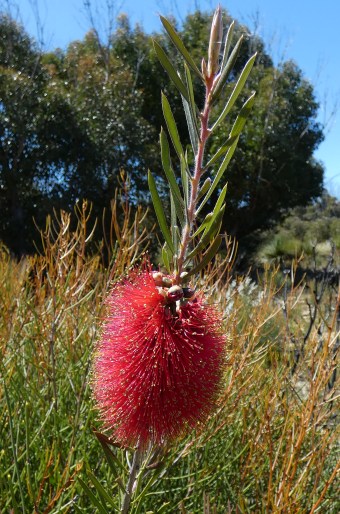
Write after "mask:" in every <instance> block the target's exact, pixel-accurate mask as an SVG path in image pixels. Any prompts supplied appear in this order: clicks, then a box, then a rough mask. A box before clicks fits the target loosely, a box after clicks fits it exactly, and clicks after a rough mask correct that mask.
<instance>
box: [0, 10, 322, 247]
mask: <svg viewBox="0 0 340 514" xmlns="http://www.w3.org/2000/svg"><path fill="white" fill-rule="evenodd" d="M225 18H226V19H225V21H226V23H227V25H228V22H230V18H229V17H228V15H227V13H226V14H225ZM209 20H210V15H209V14H206V13H203V12H201V11H197V12H195V13H194V14H192V15H190V16H188V17H187V18H186V20H185V21H184V24H183V26H181V27H178V30H179V32H180V34H181V37H182V38H183V40H184V42H185V44H186V46H187V48H188V50H189V51H190V53H191V54H192V55H193V56H194V57H195V58H197V60H198V62H200V59H201V56H202V55H204V53H205V47H206V44H207V41H208V27H209ZM93 24H94V28H93V30H92V31H91V32H89V33H88V34H87V35H86V36H85V37H84V39H83V40H82V41H74V42H72V43H71V44H70V45H69V47H68V48H67V49H66V51H62V50H55V51H52V52H44V51H41V50H40V49H39V48H38V46H37V44H36V43H35V42H34V41H33V40H32V39H31V38H30V37H29V36H28V34H27V33H26V32H25V30H24V28H23V27H22V26H20V25H18V24H17V23H16V22H15V21H14V20H13V19H11V18H10V17H9V16H8V15H6V14H5V13H3V14H2V15H1V16H0V72H1V75H0V77H1V78H0V97H1V109H0V140H1V146H0V202H1V206H2V209H1V214H0V239H2V240H3V241H4V242H5V244H6V245H7V246H8V247H9V248H10V249H11V250H12V251H14V252H15V253H16V254H18V255H22V254H23V253H25V252H31V251H33V249H34V245H33V243H32V241H33V240H36V239H37V231H36V229H35V226H34V223H33V218H34V219H35V221H36V223H37V224H38V226H40V227H41V226H42V225H43V224H44V220H45V217H46V215H47V214H49V213H51V212H52V208H53V207H55V208H57V209H59V208H63V209H65V210H67V211H72V209H73V206H74V204H75V202H76V201H77V200H82V199H83V198H85V199H87V200H88V201H91V202H92V204H93V210H94V212H95V213H96V214H97V215H99V216H100V215H101V212H102V209H103V207H106V208H107V207H109V205H110V200H111V198H112V195H113V191H114V189H115V187H116V186H117V184H118V180H119V172H120V170H121V169H122V168H123V169H124V170H125V172H126V173H128V174H129V176H130V179H131V188H132V201H133V203H134V205H137V203H141V202H142V203H146V202H148V198H149V196H148V192H147V183H146V174H147V173H146V172H147V169H148V168H150V169H151V170H152V172H153V174H154V175H155V176H159V177H161V176H162V173H161V167H160V159H159V145H158V134H159V131H160V127H161V125H162V124H163V114H162V110H161V102H160V94H161V93H160V92H161V90H163V91H165V93H166V94H167V96H168V98H170V99H171V105H172V109H173V112H174V115H175V117H176V120H177V124H178V128H179V132H180V138H181V141H182V143H183V144H184V145H185V144H186V143H187V144H188V145H189V135H188V133H187V129H186V122H185V119H184V115H183V112H182V110H183V109H182V103H181V99H180V95H179V93H178V92H177V90H175V88H173V86H171V85H170V84H169V80H168V77H167V76H166V73H165V72H164V70H163V69H162V67H161V65H160V64H159V62H158V59H157V57H156V54H155V52H154V49H153V46H152V41H151V38H150V37H149V35H148V34H146V33H145V32H144V31H143V29H142V28H141V27H139V26H137V27H135V28H132V27H131V26H130V25H129V20H128V19H127V18H126V16H121V17H120V18H119V20H118V22H117V25H116V28H115V29H112V28H111V32H110V33H109V34H108V36H107V39H105V40H103V38H102V37H101V35H100V33H99V31H98V30H96V27H95V20H94V21H93ZM241 33H242V34H244V42H243V45H242V47H241V53H240V56H239V58H238V60H237V63H236V67H235V70H234V73H233V74H232V75H231V77H230V80H229V86H228V85H227V87H226V91H225V95H224V94H222V95H221V96H220V99H219V101H220V102H222V103H223V102H224V96H225V97H227V96H228V88H230V87H232V84H233V82H234V81H235V78H236V77H237V74H238V73H239V71H240V70H241V69H242V67H243V65H244V64H245V62H246V61H247V60H248V58H249V57H250V55H252V54H253V53H254V51H255V50H256V51H257V52H258V58H257V60H256V63H255V67H254V69H253V72H252V74H251V77H250V80H249V82H248V83H247V87H246V89H245V91H244V97H248V96H249V93H250V91H252V90H256V91H257V96H256V102H255V106H254V108H253V110H252V113H251V115H250V118H249V120H248V122H247V124H246V127H245V130H244V132H243V134H242V136H241V139H240V142H239V145H238V148H237V151H236V154H235V158H234V159H233V160H232V161H231V163H230V166H229V168H228V184H229V190H228V191H229V192H228V205H227V209H226V214H225V218H224V221H223V229H224V231H226V232H227V233H228V234H231V235H234V236H236V237H237V239H238V241H239V244H240V245H241V246H242V247H244V248H245V249H246V250H247V251H248V250H249V249H250V248H252V246H254V245H255V246H256V242H257V240H256V238H254V232H255V231H256V230H263V229H264V228H267V227H268V226H270V225H272V224H273V223H274V222H276V221H277V220H279V219H280V218H281V217H282V215H283V213H284V212H285V211H286V210H287V209H288V208H292V207H294V206H296V205H306V204H307V203H308V202H310V201H312V200H314V199H316V198H318V197H319V196H320V195H321V193H322V190H323V168H322V166H321V164H320V163H318V162H316V161H315V159H314V158H313V152H314V150H315V149H316V148H317V146H318V144H319V143H320V142H321V141H322V139H323V132H322V127H321V126H320V124H319V123H318V122H317V121H316V115H317V108H318V104H317V102H316V100H315V96H314V92H313V87H312V85H311V84H310V83H309V82H308V81H306V80H305V79H304V77H303V75H302V72H301V70H300V69H299V68H298V66H297V65H296V64H295V63H293V62H290V61H289V62H282V63H281V64H280V65H279V66H274V65H273V62H272V59H271V57H270V56H269V55H268V53H267V52H266V50H265V48H264V43H263V41H262V40H261V39H260V38H258V37H256V36H252V35H251V33H250V32H249V30H248V29H247V27H244V26H241V25H239V24H237V27H236V30H235V36H234V37H235V42H236V41H237V38H238V37H239V35H240V34H241ZM154 38H155V39H156V40H158V41H160V42H161V44H162V46H163V48H164V49H165V50H166V52H167V53H168V55H170V57H171V59H172V60H173V61H174V62H175V63H177V65H178V66H179V67H180V66H181V64H180V63H179V62H178V56H177V54H176V52H175V49H174V47H173V45H172V44H171V42H169V41H168V38H166V37H165V35H164V34H162V33H155V34H154ZM197 87H198V85H197ZM202 94H203V91H201V98H200V89H198V91H197V94H196V99H197V102H198V104H199V105H200V104H202V102H203V98H202ZM242 101H243V97H242V98H240V102H242ZM238 108H239V105H237V106H235V109H238ZM217 111H218V109H217ZM230 119H233V115H231V117H230ZM229 130H230V127H228V122H226V123H225V124H224V126H223V127H221V128H220V129H219V132H218V133H217V135H216V137H215V138H214V141H213V143H212V145H211V148H210V149H208V155H209V152H211V154H213V152H214V150H216V148H217V146H218V147H219V146H221V145H222V144H223V143H224V142H225V140H226V137H227V136H226V134H228V133H229ZM159 180H161V179H159ZM207 208H209V206H207ZM204 214H205V213H202V215H204ZM13 233H15V234H16V237H15V238H13V237H12V234H13ZM101 236H102V234H101V233H100V230H99V229H98V232H97V233H96V237H97V238H98V239H100V238H101Z"/></svg>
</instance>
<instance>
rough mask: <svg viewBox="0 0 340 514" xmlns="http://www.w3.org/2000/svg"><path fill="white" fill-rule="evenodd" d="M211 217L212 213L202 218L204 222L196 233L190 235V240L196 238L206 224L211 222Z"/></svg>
mask: <svg viewBox="0 0 340 514" xmlns="http://www.w3.org/2000/svg"><path fill="white" fill-rule="evenodd" d="M212 215H213V213H212V212H208V214H207V215H206V217H205V218H204V220H203V222H202V223H201V225H200V226H199V227H198V229H197V230H196V232H195V233H194V234H193V235H192V238H194V237H197V236H198V234H200V233H201V232H202V231H203V230H204V229H205V228H206V227H207V225H208V223H210V221H211V218H212Z"/></svg>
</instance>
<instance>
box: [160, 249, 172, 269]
mask: <svg viewBox="0 0 340 514" xmlns="http://www.w3.org/2000/svg"><path fill="white" fill-rule="evenodd" d="M162 260H163V264H164V266H165V267H166V270H167V271H168V273H171V267H170V260H171V256H170V255H169V250H168V247H167V245H166V243H165V245H163V247H162Z"/></svg>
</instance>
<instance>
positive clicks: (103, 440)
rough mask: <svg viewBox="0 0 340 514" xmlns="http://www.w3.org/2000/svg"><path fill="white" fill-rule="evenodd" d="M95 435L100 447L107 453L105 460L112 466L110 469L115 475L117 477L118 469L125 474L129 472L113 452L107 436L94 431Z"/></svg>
mask: <svg viewBox="0 0 340 514" xmlns="http://www.w3.org/2000/svg"><path fill="white" fill-rule="evenodd" d="M94 435H95V436H96V438H97V439H98V441H99V442H100V445H101V447H102V449H103V451H104V453H105V458H106V460H107V462H108V464H109V466H110V469H111V471H112V473H113V475H117V467H118V468H120V469H121V470H122V471H124V472H125V473H127V472H128V469H127V467H126V466H125V465H124V464H123V463H122V462H121V461H120V460H119V459H118V458H117V457H116V455H115V454H114V453H113V451H112V450H111V448H110V446H109V444H110V441H109V439H108V437H107V436H106V435H105V434H102V433H101V432H98V431H96V430H94Z"/></svg>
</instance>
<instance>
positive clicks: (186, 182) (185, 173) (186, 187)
mask: <svg viewBox="0 0 340 514" xmlns="http://www.w3.org/2000/svg"><path fill="white" fill-rule="evenodd" d="M181 179H182V186H183V192H184V201H185V208H187V206H188V205H189V194H190V191H189V173H188V166H187V162H186V159H185V157H184V155H181Z"/></svg>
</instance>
